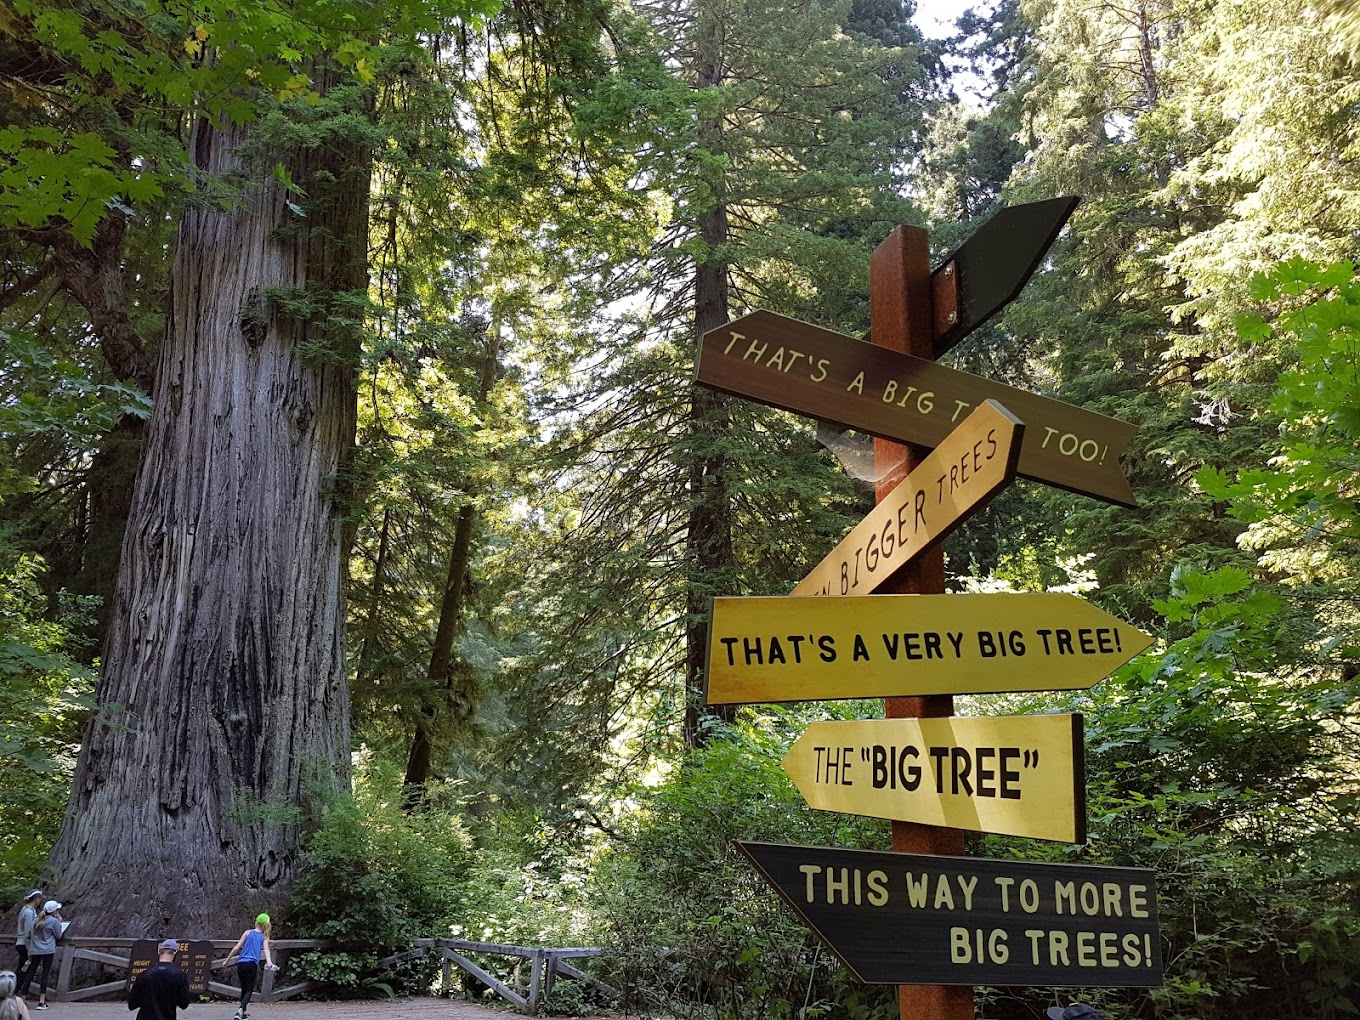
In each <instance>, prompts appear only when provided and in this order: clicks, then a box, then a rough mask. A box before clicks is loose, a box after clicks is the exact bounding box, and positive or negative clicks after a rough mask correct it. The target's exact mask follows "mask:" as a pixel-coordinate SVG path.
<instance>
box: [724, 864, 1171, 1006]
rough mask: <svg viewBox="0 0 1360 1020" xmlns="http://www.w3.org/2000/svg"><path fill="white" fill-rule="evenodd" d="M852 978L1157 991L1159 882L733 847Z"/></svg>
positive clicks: (1104, 872)
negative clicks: (1153, 988) (777, 893)
mask: <svg viewBox="0 0 1360 1020" xmlns="http://www.w3.org/2000/svg"><path fill="white" fill-rule="evenodd" d="M737 846H738V848H739V849H740V850H741V851H742V853H744V854H746V856H747V857H749V858H750V859H751V862H752V863H753V864H754V865H755V866H756V869H757V870H758V871H759V872H760V873H761V875H762V876H764V878H765V879H766V880H767V881H768V882H769V883H770V884H771V885H772V886H774V888H775V889H777V890H778V891H779V894H780V896H782V897H783V899H784V901H785V902H786V903H788V905H789V906H790V907H792V908H793V910H794V912H795V913H797V914H798V916H799V917H800V918H802V920H803V922H804V923H805V924H807V925H808V926H809V927H810V928H812V930H813V931H815V932H816V933H817V935H818V936H819V937H820V938H821V939H822V941H823V942H825V943H826V945H827V947H828V948H829V949H830V950H831V951H832V952H833V953H835V954H836V955H837V956H838V957H840V959H841V961H842V962H843V963H844V964H845V966H846V967H847V968H849V970H850V972H851V973H852V974H854V975H855V976H856V977H857V978H859V979H860V980H861V981H865V982H868V983H870V984H880V985H904V984H918V985H993V986H1005V985H1039V986H1059V985H1079V986H1083V987H1106V988H1122V987H1142V988H1147V987H1157V986H1159V985H1160V984H1161V983H1162V953H1161V941H1160V939H1159V938H1158V934H1157V877H1156V873H1155V872H1153V871H1148V870H1143V869H1140V868H1105V867H1091V866H1089V865H1080V864H1033V863H1026V862H1022V861H997V860H989V859H987V858H984V857H934V856H925V855H921V854H888V853H875V852H872V851H867V850H839V849H832V848H829V847H806V846H781V845H778V844H773V843H745V842H739V843H737Z"/></svg>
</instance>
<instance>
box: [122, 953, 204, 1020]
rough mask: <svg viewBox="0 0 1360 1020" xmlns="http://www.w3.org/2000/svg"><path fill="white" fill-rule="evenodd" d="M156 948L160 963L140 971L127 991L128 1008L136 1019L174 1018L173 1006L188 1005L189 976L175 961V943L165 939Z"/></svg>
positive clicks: (158, 1019) (181, 1006) (181, 1007)
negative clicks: (134, 1014)
mask: <svg viewBox="0 0 1360 1020" xmlns="http://www.w3.org/2000/svg"><path fill="white" fill-rule="evenodd" d="M158 949H159V959H160V963H158V964H156V966H154V967H148V968H147V969H146V970H144V971H142V973H141V974H139V975H138V976H137V980H136V981H134V982H133V983H132V991H131V992H129V993H128V1004H127V1005H128V1009H135V1010H136V1011H137V1020H174V1018H175V1007H176V1006H178V1007H179V1008H180V1009H188V1008H189V978H188V977H187V976H186V975H185V973H184V971H182V970H180V968H179V966H178V964H176V963H175V954H176V953H178V952H179V943H178V942H176V941H175V940H174V939H166V940H165V941H164V942H162V943H161V944H160V946H159V947H158Z"/></svg>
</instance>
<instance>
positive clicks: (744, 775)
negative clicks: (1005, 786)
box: [592, 710, 896, 1018]
mask: <svg viewBox="0 0 1360 1020" xmlns="http://www.w3.org/2000/svg"><path fill="white" fill-rule="evenodd" d="M799 721H800V719H799V716H798V713H795V712H790V711H786V710H771V714H769V715H766V716H764V717H761V718H759V719H757V720H755V722H754V724H745V723H743V724H739V725H738V726H736V727H734V728H730V729H725V730H724V731H722V732H721V733H719V734H717V735H716V737H715V739H713V740H712V741H711V742H710V744H709V745H708V746H707V747H706V748H705V749H704V750H702V751H697V752H693V753H691V754H689V755H688V756H687V757H686V759H685V760H684V761H683V762H682V763H681V764H680V765H679V766H678V767H676V768H675V770H674V771H673V772H671V774H670V775H668V776H667V777H666V778H665V780H663V781H662V782H660V783H659V784H658V785H656V786H654V787H639V788H637V789H636V790H635V791H634V793H633V800H634V801H635V802H636V809H635V810H634V811H633V812H631V813H630V815H629V816H628V817H625V818H624V819H621V820H620V825H621V831H620V832H619V838H618V841H617V842H616V843H615V845H614V848H613V850H612V852H611V853H610V854H608V855H606V857H605V858H604V859H603V860H602V862H601V864H600V866H599V867H598V868H597V871H596V874H595V876H594V879H593V883H592V891H593V895H592V902H593V903H594V905H595V911H596V914H597V917H598V919H599V920H598V922H597V925H598V926H597V929H596V932H595V938H596V940H598V941H597V944H600V945H605V946H608V947H609V953H608V955H607V956H606V957H604V958H603V959H602V960H601V961H600V962H601V964H602V965H603V966H604V967H606V968H607V971H606V973H607V977H606V979H607V980H609V981H610V983H611V984H614V985H615V986H616V987H620V988H624V989H628V991H629V995H630V996H631V998H630V1001H628V1002H626V1003H625V1004H624V1005H625V1008H631V1009H645V1010H648V1011H651V1010H655V1011H657V1012H660V1013H662V1014H664V1015H675V1016H719V1017H759V1016H769V1017H803V1016H819V1015H827V1016H837V1017H854V1018H864V1017H884V1018H886V1017H889V1016H893V1015H896V1002H895V997H894V996H893V995H892V994H891V992H890V991H883V990H880V989H869V988H864V987H862V986H858V985H856V984H854V983H853V982H852V980H851V979H850V978H849V976H848V975H847V974H846V972H845V971H844V970H843V969H842V968H841V967H840V965H839V963H838V962H837V961H835V960H834V958H829V957H828V956H827V955H826V954H825V953H824V952H823V951H822V949H821V948H820V946H819V944H818V942H817V941H816V939H815V938H814V937H813V936H812V935H811V933H810V932H808V931H807V930H806V929H805V928H804V927H803V926H802V925H801V923H799V922H798V921H797V920H796V919H794V918H793V917H791V916H790V914H789V913H788V911H786V910H785V909H784V908H783V907H782V905H781V904H780V902H779V901H778V899H777V897H776V896H775V894H774V893H773V892H772V891H771V890H770V889H769V888H768V886H766V885H765V883H764V882H763V880H762V879H760V878H759V877H758V876H757V875H756V874H755V872H754V869H753V868H751V866H750V864H749V862H747V861H746V859H745V858H744V857H743V856H741V854H740V853H739V852H738V851H737V850H736V848H735V847H734V846H733V845H732V844H733V841H734V840H737V839H749V840H769V841H776V842H810V843H813V844H818V845H828V844H830V845H843V846H861V847H872V846H875V845H879V846H881V845H883V844H884V842H885V841H886V839H887V826H886V823H882V822H874V821H867V820H864V819H857V818H853V817H850V816H844V815H837V814H834V813H821V812H815V811H812V810H810V809H809V808H807V807H806V806H805V805H804V804H803V803H802V798H801V796H800V795H799V794H798V792H797V790H796V789H795V788H794V787H793V784H792V783H791V782H790V781H789V780H788V778H787V776H785V775H784V773H783V771H782V769H781V768H780V766H779V761H780V758H781V757H782V755H783V753H784V751H785V750H786V749H787V743H788V742H789V741H790V740H791V739H792V737H793V736H794V735H795V730H796V728H797V725H796V724H797V723H798V722H799Z"/></svg>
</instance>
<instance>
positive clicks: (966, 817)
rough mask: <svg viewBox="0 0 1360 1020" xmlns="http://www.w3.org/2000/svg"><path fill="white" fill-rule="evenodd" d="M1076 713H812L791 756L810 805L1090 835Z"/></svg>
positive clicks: (1038, 834) (1034, 832)
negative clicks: (827, 718)
mask: <svg viewBox="0 0 1360 1020" xmlns="http://www.w3.org/2000/svg"><path fill="white" fill-rule="evenodd" d="M1084 761H1085V755H1084V745H1083V743H1082V718H1081V716H1079V715H1017V716H996V717H990V718H984V719H965V718H959V717H955V716H949V717H945V718H930V719H852V720H848V721H841V722H815V723H813V724H812V725H811V726H809V727H808V728H807V730H806V731H805V732H804V733H803V735H802V736H801V737H799V738H798V739H797V740H796V741H795V742H794V745H793V747H791V748H790V749H789V753H788V754H786V755H785V756H784V771H785V772H787V773H788V774H789V778H790V779H792V780H793V782H794V785H795V786H797V787H798V792H799V793H801V794H802V795H803V799H804V800H806V801H807V803H808V806H809V807H814V808H819V809H820V810H822V811H844V812H846V813H847V814H852V815H867V816H869V817H870V818H892V819H896V820H897V821H900V822H918V823H920V824H922V825H940V826H944V827H946V828H950V829H967V830H969V831H970V832H995V833H999V834H1001V835H1005V836H1030V837H1033V838H1035V839H1052V840H1057V841H1059V842H1064V843H1084V842H1086V773H1085V769H1084V766H1083V763H1084Z"/></svg>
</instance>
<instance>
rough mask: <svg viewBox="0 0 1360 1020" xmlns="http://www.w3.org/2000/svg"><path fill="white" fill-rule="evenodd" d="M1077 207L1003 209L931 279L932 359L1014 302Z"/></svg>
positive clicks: (1050, 202) (1051, 204) (1068, 203)
mask: <svg viewBox="0 0 1360 1020" xmlns="http://www.w3.org/2000/svg"><path fill="white" fill-rule="evenodd" d="M1080 201H1081V199H1080V198H1075V197H1072V196H1070V195H1069V196H1065V197H1063V198H1050V199H1047V200H1046V201H1043V202H1028V203H1026V204H1025V205H1013V206H1008V207H1007V208H1005V209H1002V210H1001V211H1000V212H998V213H997V214H996V215H995V216H993V217H992V218H991V219H989V220H987V222H985V223H984V224H982V226H981V227H979V228H978V229H977V232H976V233H975V234H973V236H972V237H970V238H969V239H968V240H967V241H966V242H965V243H964V245H963V247H961V248H960V249H959V250H958V251H956V252H954V254H953V255H951V256H949V258H947V259H945V260H944V262H943V263H942V264H941V266H940V268H939V269H937V270H935V272H934V273H932V274H931V280H932V282H933V284H934V292H935V306H936V307H935V321H936V329H935V354H936V356H937V357H938V356H939V355H941V354H943V353H944V352H945V351H947V350H949V349H950V348H951V347H953V346H954V345H955V344H957V343H958V342H959V341H960V340H962V339H963V338H964V337H965V336H967V335H968V334H969V333H971V332H972V331H973V330H974V329H976V328H977V327H978V326H980V325H982V324H983V323H984V322H986V321H987V320H988V319H989V318H991V317H992V316H993V315H995V314H996V313H997V312H998V311H1000V310H1001V309H1002V308H1004V307H1005V306H1006V305H1008V304H1010V303H1011V302H1012V301H1014V300H1015V298H1016V296H1017V295H1018V294H1019V293H1020V291H1021V290H1023V289H1024V286H1025V284H1026V283H1027V282H1028V281H1029V278H1030V277H1031V276H1032V275H1033V274H1034V270H1035V269H1037V268H1038V266H1039V263H1040V261H1041V260H1042V259H1043V257H1044V253H1045V252H1047V251H1048V249H1049V247H1050V246H1051V245H1052V244H1053V241H1054V239H1055V238H1056V237H1057V236H1058V231H1060V230H1062V228H1063V224H1064V223H1066V222H1067V218H1068V217H1069V216H1071V215H1072V210H1073V209H1075V208H1076V207H1077V203H1078V202H1080ZM950 313H953V317H952V318H951V317H950Z"/></svg>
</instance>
